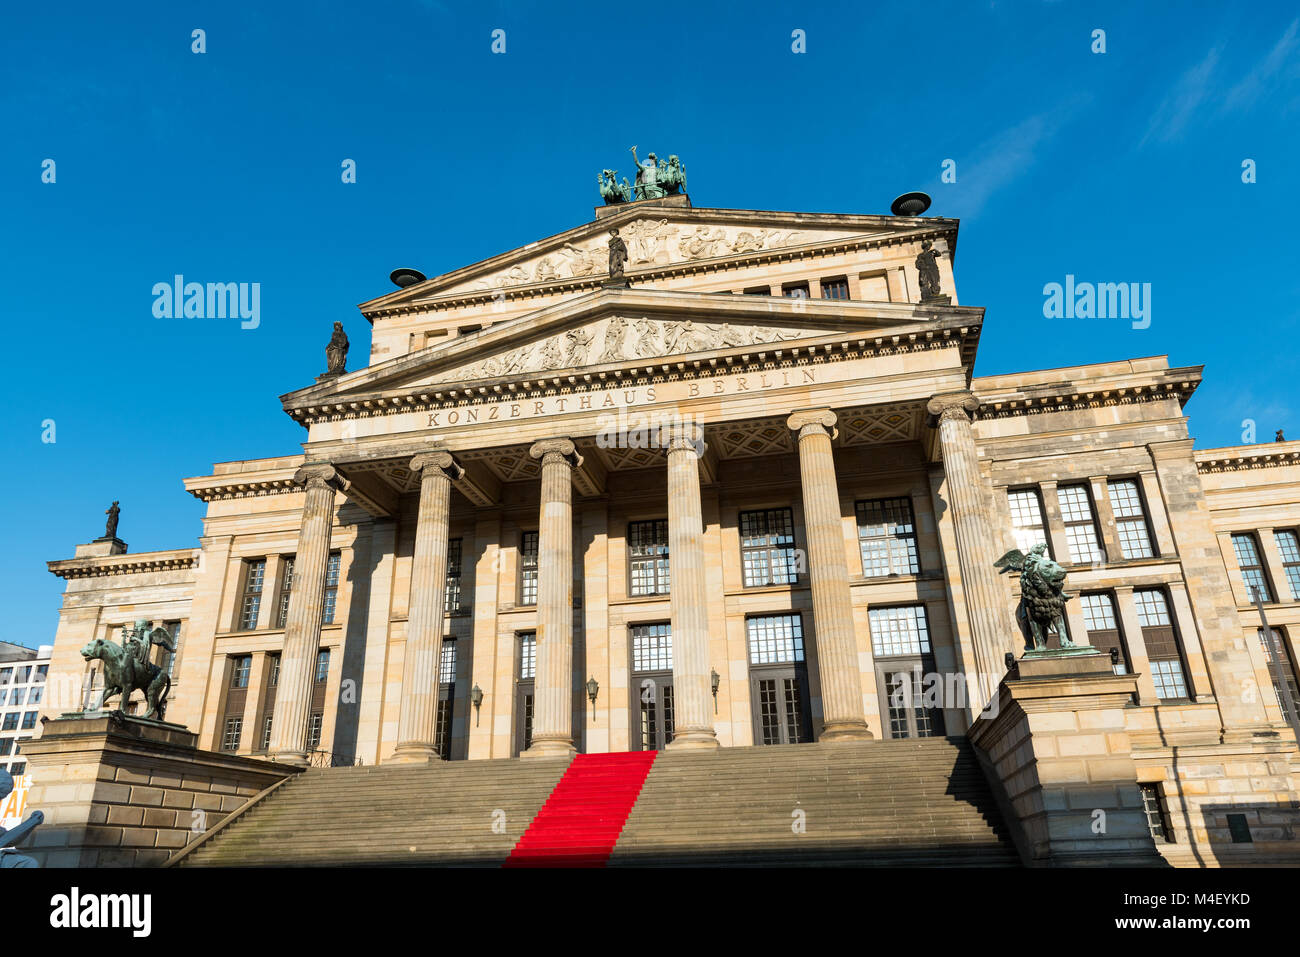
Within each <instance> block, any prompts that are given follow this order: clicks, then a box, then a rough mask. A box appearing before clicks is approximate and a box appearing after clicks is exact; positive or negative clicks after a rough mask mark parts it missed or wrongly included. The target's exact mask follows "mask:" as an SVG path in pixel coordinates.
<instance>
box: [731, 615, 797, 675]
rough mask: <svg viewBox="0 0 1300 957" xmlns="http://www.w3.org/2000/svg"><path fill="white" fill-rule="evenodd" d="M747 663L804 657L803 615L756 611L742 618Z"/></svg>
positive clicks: (781, 662) (785, 661) (775, 661)
mask: <svg viewBox="0 0 1300 957" xmlns="http://www.w3.org/2000/svg"><path fill="white" fill-rule="evenodd" d="M745 632H746V634H747V635H748V637H749V663H750V664H752V665H777V664H785V663H788V662H796V661H803V660H804V658H803V619H802V618H801V617H800V616H799V615H756V616H754V617H753V618H746V619H745Z"/></svg>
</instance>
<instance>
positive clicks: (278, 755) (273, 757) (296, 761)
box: [266, 751, 311, 768]
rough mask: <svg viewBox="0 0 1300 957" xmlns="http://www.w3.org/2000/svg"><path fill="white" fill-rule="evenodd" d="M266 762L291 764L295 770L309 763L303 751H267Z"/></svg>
mask: <svg viewBox="0 0 1300 957" xmlns="http://www.w3.org/2000/svg"><path fill="white" fill-rule="evenodd" d="M266 760H268V761H275V762H277V763H278V764H291V765H293V766H294V767H297V768H305V767H307V766H308V765H309V764H310V763H311V762H309V761H308V760H307V753H306V752H305V751H274V752H270V751H268V752H267V755H266Z"/></svg>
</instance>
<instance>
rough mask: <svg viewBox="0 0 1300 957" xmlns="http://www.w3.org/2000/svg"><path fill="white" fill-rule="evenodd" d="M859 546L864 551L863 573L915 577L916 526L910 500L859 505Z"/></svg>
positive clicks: (891, 500) (881, 501) (894, 499)
mask: <svg viewBox="0 0 1300 957" xmlns="http://www.w3.org/2000/svg"><path fill="white" fill-rule="evenodd" d="M856 509H857V513H858V547H859V548H860V549H861V551H862V574H863V575H865V576H866V577H867V578H877V577H880V576H883V575H915V574H917V573H918V572H919V571H920V565H919V563H918V562H917V558H916V523H915V521H914V520H913V518H912V500H911V499H910V498H877V499H871V500H869V501H865V502H858V503H857V504H856Z"/></svg>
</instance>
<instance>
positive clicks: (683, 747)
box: [664, 728, 721, 751]
mask: <svg viewBox="0 0 1300 957" xmlns="http://www.w3.org/2000/svg"><path fill="white" fill-rule="evenodd" d="M719 747H721V745H719V744H718V736H717V734H716V733H715V732H714V730H713V729H712V728H708V729H697V730H694V731H675V732H674V733H673V739H672V740H671V741H669V742H668V743H667V744H666V745H664V750H665V751H714V750H716V749H717V748H719Z"/></svg>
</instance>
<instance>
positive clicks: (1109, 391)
mask: <svg viewBox="0 0 1300 957" xmlns="http://www.w3.org/2000/svg"><path fill="white" fill-rule="evenodd" d="M1199 384H1200V376H1199V375H1197V376H1195V377H1188V378H1178V379H1162V380H1160V381H1155V382H1134V383H1130V384H1126V385H1113V386H1107V387H1098V388H1095V389H1089V388H1082V389H1068V390H1066V389H1062V390H1060V391H1045V392H1038V393H1037V394H1034V393H1024V394H1015V395H1009V396H1001V397H981V398H980V405H979V408H978V409H977V410H976V411H975V412H974V413H973V414H972V416H971V418H973V419H1006V418H1014V417H1016V416H1021V415H1035V414H1040V413H1044V412H1069V411H1074V410H1078V409H1099V408H1104V407H1106V406H1116V405H1137V404H1140V403H1143V402H1158V401H1160V400H1162V399H1169V398H1176V399H1178V404H1179V406H1180V407H1181V406H1183V405H1185V404H1186V403H1187V400H1188V399H1190V398H1191V396H1192V393H1193V392H1195V391H1196V387H1197V386H1198V385H1199Z"/></svg>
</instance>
